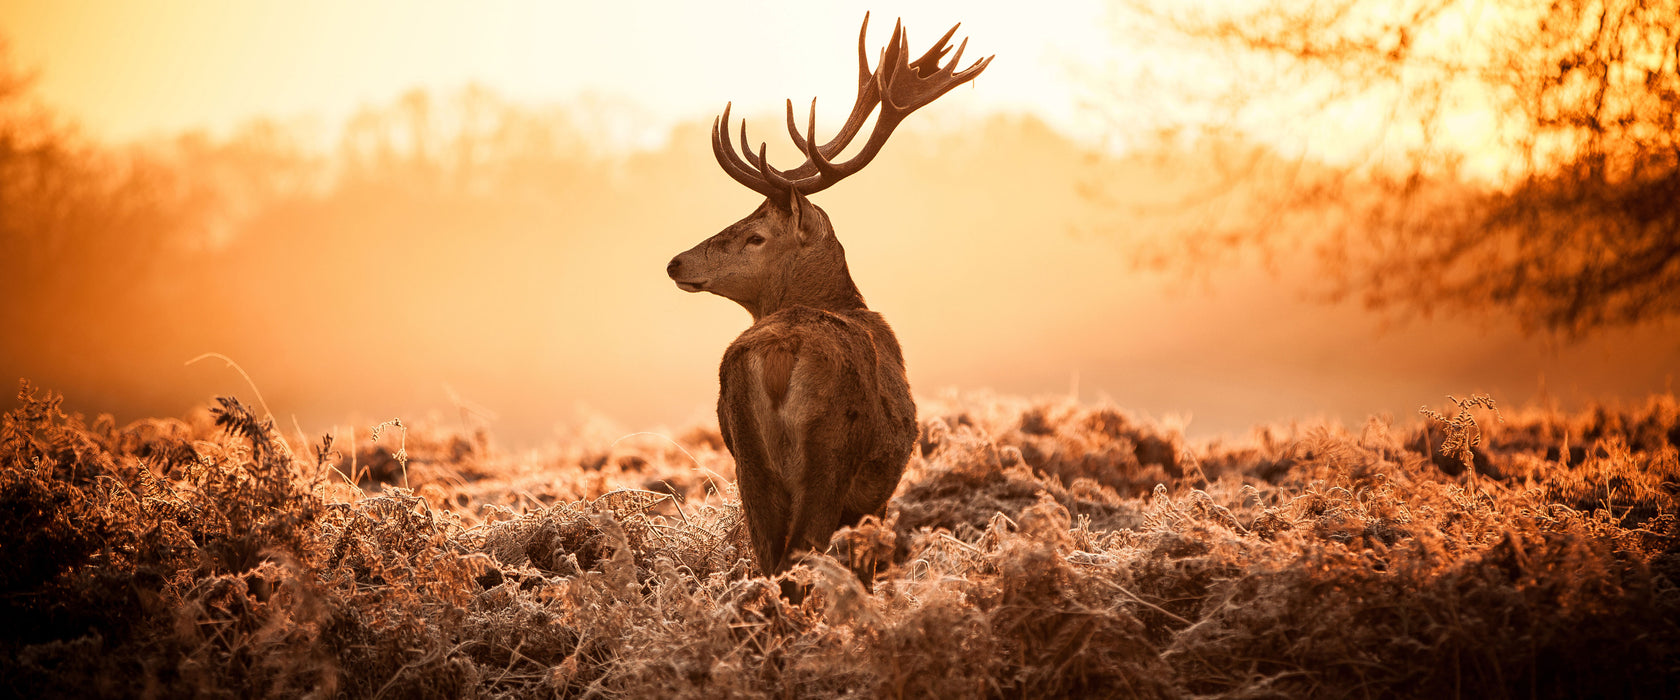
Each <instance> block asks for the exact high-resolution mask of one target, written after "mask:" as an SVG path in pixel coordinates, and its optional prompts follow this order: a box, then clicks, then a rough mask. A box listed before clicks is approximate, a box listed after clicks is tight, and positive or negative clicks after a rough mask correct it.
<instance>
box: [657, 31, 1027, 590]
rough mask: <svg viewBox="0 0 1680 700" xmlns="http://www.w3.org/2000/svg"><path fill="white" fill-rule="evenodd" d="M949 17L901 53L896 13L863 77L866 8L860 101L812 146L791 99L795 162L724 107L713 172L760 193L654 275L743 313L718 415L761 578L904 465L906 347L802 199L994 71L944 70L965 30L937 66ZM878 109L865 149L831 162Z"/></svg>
mask: <svg viewBox="0 0 1680 700" xmlns="http://www.w3.org/2000/svg"><path fill="white" fill-rule="evenodd" d="M959 26H961V25H960V24H959V25H957V26H953V27H951V29H950V31H947V32H946V33H945V36H943V37H941V38H940V39H939V41H938V42H937V43H935V44H934V46H933V48H931V49H929V50H928V51H927V53H925V54H923V55H922V56H921V57H920V58H918V59H916V60H914V61H911V60H908V57H909V55H910V53H909V46H908V44H909V41H908V39H907V37H906V33H905V30H904V26H903V21H902V20H900V21H899V22H898V23H896V24H895V26H894V27H893V33H892V38H891V39H889V40H888V42H887V44H886V46H885V47H884V48H882V49H881V51H880V53H879V55H878V58H877V61H876V68H875V69H874V70H871V69H870V67H869V59H868V56H867V54H866V51H865V46H866V43H865V41H866V36H867V34H868V31H869V15H868V14H865V15H864V18H863V27H862V28H861V29H860V30H859V31H858V91H857V99H856V101H855V102H854V103H853V105H852V111H851V115H850V116H848V117H847V118H846V121H845V123H844V124H843V125H842V126H841V127H840V129H839V131H838V132H837V133H836V134H835V136H834V137H833V138H832V139H830V140H829V141H827V142H826V143H820V144H819V141H818V138H817V103H816V100H815V99H812V100H811V109H810V114H809V115H808V117H807V119H806V124H805V127H806V128H805V132H804V133H803V134H801V133H800V131H799V125H798V124H797V123H796V121H795V117H794V111H793V100H791V99H789V100H788V101H787V128H788V136H789V138H791V139H792V141H793V144H794V146H796V147H797V148H798V149H799V151H800V152H801V153H803V154H804V156H805V162H804V163H802V164H800V165H799V166H797V167H795V168H793V169H791V170H780V169H777V168H776V167H775V166H773V165H771V164H770V162H769V159H768V158H767V156H766V152H765V151H766V149H765V144H764V143H763V142H760V144H759V147H758V152H757V153H756V154H755V153H753V151H752V148H751V146H750V142H749V141H748V140H747V124H746V120H745V119H742V120H741V130H740V141H741V146H740V151H739V152H737V151H736V147H735V145H734V144H733V143H732V142H731V140H730V136H729V125H730V116H729V112H730V109H731V107H732V106H733V102H728V103H725V105H724V108H723V114H722V116H720V117H718V118H716V119H714V120H713V122H712V153H713V156H714V157H716V159H717V162H718V165H719V166H720V167H722V168H723V171H724V172H725V173H727V174H728V175H729V176H730V177H731V178H733V179H734V180H735V181H736V182H738V183H740V184H741V185H744V186H746V187H747V188H748V189H750V190H752V191H754V192H756V193H758V194H760V195H763V196H764V201H763V202H762V203H761V204H759V206H758V208H757V209H755V210H753V212H752V213H751V214H749V215H747V216H746V217H745V218H743V219H741V220H739V221H736V222H735V223H733V224H731V225H729V226H728V227H727V228H724V229H723V230H722V231H720V232H719V233H717V234H716V235H714V236H712V237H710V238H707V239H706V240H704V241H701V242H700V244H699V245H696V246H694V247H693V248H690V249H689V250H687V251H685V252H683V253H681V254H679V255H677V256H676V257H675V258H672V259H671V262H670V263H669V264H668V265H667V266H666V273H667V274H668V275H669V276H670V278H671V279H672V280H673V281H675V282H676V285H677V287H678V288H679V289H681V290H683V291H686V292H690V293H696V292H710V293H712V294H716V295H718V296H721V297H724V298H726V299H729V300H731V301H734V302H735V303H737V304H740V305H741V306H742V307H743V308H745V309H746V310H747V312H748V313H749V314H751V316H752V325H751V326H750V327H748V328H747V330H745V331H744V332H742V333H741V335H740V336H739V337H737V338H736V339H735V340H734V342H732V343H730V344H729V347H728V349H726V350H725V351H724V354H723V360H722V362H721V363H719V367H718V402H717V418H718V428H719V431H720V432H721V433H722V437H723V443H724V446H725V448H726V449H728V450H729V453H730V454H731V455H732V456H733V457H734V459H735V467H736V482H737V488H738V490H739V493H740V499H741V508H742V511H743V515H744V520H745V522H746V525H747V530H748V533H749V537H750V540H751V544H752V550H753V556H754V558H755V559H756V561H757V564H758V568H759V570H760V571H762V572H763V574H764V575H766V576H776V575H778V574H780V573H782V572H784V571H786V570H787V569H789V568H790V567H791V565H792V563H794V561H795V559H796V558H797V557H800V556H803V553H804V552H807V551H824V550H825V549H826V547H827V545H828V542H829V539H830V537H831V536H832V535H833V533H834V532H836V531H837V530H839V529H840V528H842V527H851V526H855V525H857V524H858V523H859V522H860V521H861V520H862V518H863V517H864V516H870V515H872V516H875V517H876V518H878V519H885V517H886V513H887V503H888V501H889V500H890V499H891V498H892V495H893V493H894V492H895V491H896V490H897V489H898V482H899V480H900V479H901V478H902V477H903V475H904V470H905V467H906V465H907V464H908V462H909V459H910V453H911V449H912V446H913V445H914V443H915V441H916V437H917V422H916V404H915V401H914V400H913V399H912V398H911V395H910V381H909V378H908V376H907V375H906V373H905V368H904V353H903V351H902V349H901V348H900V347H899V343H898V338H897V336H895V335H894V334H893V330H892V327H891V326H889V325H887V321H886V319H885V318H883V317H882V316H881V315H880V314H879V313H876V312H874V311H871V310H870V309H869V307H868V306H867V305H865V304H864V300H863V295H862V293H860V292H859V291H858V287H857V285H856V284H855V283H854V282H853V281H852V276H851V272H850V270H849V269H848V268H847V266H846V251H845V249H844V248H843V247H842V246H841V244H840V240H839V239H838V238H836V236H835V234H834V227H833V225H832V223H831V222H830V220H829V217H828V214H827V213H826V212H824V211H823V210H822V209H821V208H820V207H818V206H817V205H815V204H813V203H811V201H810V199H809V197H810V196H811V195H814V194H816V193H818V192H821V191H822V190H825V189H827V188H829V187H830V186H833V185H834V184H835V183H837V182H839V181H840V180H842V179H845V178H847V177H850V176H851V175H854V174H856V173H857V172H858V171H860V170H862V169H863V168H864V167H865V166H867V165H868V164H869V163H870V161H871V160H873V159H874V158H875V156H876V154H878V153H880V151H881V147H882V146H884V145H885V144H886V142H887V139H888V137H890V136H891V135H892V133H893V130H894V129H896V128H897V127H898V125H899V124H900V123H901V122H903V120H904V118H905V117H907V116H909V115H910V113H911V112H914V111H916V110H917V109H920V108H921V107H924V106H927V105H928V104H929V103H931V102H933V101H934V100H935V99H938V98H939V97H940V96H942V95H944V94H945V93H947V92H949V91H951V90H952V89H953V88H956V87H957V86H959V85H962V84H963V83H966V82H969V81H971V80H973V79H974V78H975V77H976V76H978V75H979V74H980V72H981V71H983V70H985V69H986V66H988V65H990V63H991V61H992V58H993V56H988V57H986V58H984V59H980V60H977V61H975V62H974V63H973V64H972V65H970V66H969V67H968V68H965V69H963V70H961V71H958V70H956V69H957V67H958V66H959V65H960V62H961V60H962V54H963V50H964V49H965V48H967V46H968V40H967V39H964V40H963V42H962V44H961V45H959V46H957V48H956V54H955V55H954V56H952V58H951V60H950V61H949V62H948V63H946V64H945V65H943V66H942V65H940V62H941V61H942V60H943V59H944V57H945V55H946V54H947V53H949V52H950V50H951V47H950V44H949V42H950V40H951V37H952V36H953V35H954V34H955V33H956V31H957V28H958V27H959ZM877 107H878V108H879V110H878V112H879V114H878V116H877V117H876V120H875V124H874V127H873V129H872V130H871V131H870V134H869V137H868V139H867V140H866V141H865V142H864V145H863V147H862V148H861V150H859V151H857V152H856V154H855V155H854V156H853V157H852V158H851V159H850V160H844V161H838V162H837V161H836V158H838V157H839V156H840V155H841V152H842V151H844V150H845V149H846V148H847V147H848V146H849V145H850V144H851V143H852V141H853V140H854V139H855V137H856V136H857V135H858V134H860V133H861V132H862V129H863V126H864V124H865V122H866V121H867V119H868V118H869V116H870V114H871V113H873V112H876V111H877ZM854 571H856V565H855V564H854ZM871 571H872V570H871ZM870 575H871V576H872V573H871V574H870ZM860 577H863V575H862V574H860ZM863 583H864V585H865V586H868V585H869V583H870V580H869V579H868V578H864V581H863ZM783 590H784V593H787V591H788V586H787V585H786V582H784V585H783ZM794 595H797V594H794Z"/></svg>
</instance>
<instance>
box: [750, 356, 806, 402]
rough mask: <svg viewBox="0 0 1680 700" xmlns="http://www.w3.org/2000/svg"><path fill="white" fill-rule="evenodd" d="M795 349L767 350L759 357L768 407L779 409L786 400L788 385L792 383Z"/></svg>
mask: <svg viewBox="0 0 1680 700" xmlns="http://www.w3.org/2000/svg"><path fill="white" fill-rule="evenodd" d="M798 352H799V349H798V348H797V347H795V348H792V349H789V348H781V347H776V348H769V349H767V350H765V351H764V353H763V354H762V355H760V356H759V357H760V359H761V360H762V362H761V363H760V365H759V366H760V367H761V368H762V369H761V370H760V371H761V372H762V373H763V374H762V375H761V376H762V377H763V378H764V393H765V395H766V396H767V397H769V399H770V407H771V408H776V409H779V408H781V407H782V402H783V401H784V400H786V399H787V392H788V385H789V384H791V383H792V382H793V360H794V358H795V357H797V356H798Z"/></svg>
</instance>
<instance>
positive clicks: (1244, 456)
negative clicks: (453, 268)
mask: <svg viewBox="0 0 1680 700" xmlns="http://www.w3.org/2000/svg"><path fill="white" fill-rule="evenodd" d="M1443 398H1444V397H1443ZM21 400H22V408H20V409H18V410H16V411H13V412H12V413H10V414H8V415H6V417H5V419H4V425H3V429H0V528H4V532H5V537H4V539H3V540H0V564H3V566H0V619H5V620H7V622H6V623H5V624H4V625H3V626H0V649H3V653H0V678H4V681H3V683H0V685H4V686H5V687H4V690H3V692H4V693H6V694H9V695H13V696H20V697H32V698H45V697H101V696H133V695H149V696H162V697H186V696H204V697H263V696H308V697H335V696H345V697H357V698H359V697H444V698H452V697H487V696H517V697H724V696H740V695H745V696H777V697H839V696H848V695H849V696H858V697H964V696H1009V697H1016V696H1030V697H1041V696H1099V697H1102V696H1107V697H1234V698H1235V697H1240V698H1262V697H1395V696H1401V697H1483V698H1500V697H1598V696H1610V697H1661V696H1665V695H1667V694H1668V693H1671V692H1672V690H1673V688H1675V687H1680V522H1677V516H1680V458H1677V451H1676V445H1680V403H1677V402H1676V400H1675V398H1674V397H1672V396H1658V397H1653V398H1651V399H1650V400H1649V401H1648V402H1647V403H1645V404H1644V405H1642V406H1638V407H1634V408H1631V409H1627V410H1610V409H1597V410H1591V411H1587V412H1583V413H1580V414H1573V415H1565V414H1560V413H1557V412H1553V411H1547V410H1542V409H1514V408H1512V407H1506V406H1500V407H1498V410H1495V409H1494V407H1493V406H1491V405H1490V404H1488V403H1486V402H1481V401H1479V400H1463V401H1462V404H1461V403H1460V402H1459V401H1457V400H1454V401H1442V402H1440V403H1437V404H1435V405H1434V406H1433V408H1434V409H1436V410H1438V411H1440V413H1438V414H1435V415H1433V416H1430V415H1416V416H1400V417H1397V418H1396V419H1395V420H1393V421H1387V420H1378V419H1373V420H1371V421H1370V422H1368V423H1367V424H1365V425H1361V426H1338V425H1297V426H1271V427H1260V428H1257V429H1255V431H1254V432H1253V434H1252V436H1251V437H1250V438H1248V439H1245V440H1243V441H1241V442H1226V443H1201V444H1197V443H1191V442H1188V441H1186V440H1184V439H1183V438H1182V437H1180V436H1179V434H1178V433H1177V432H1175V431H1173V430H1171V429H1169V428H1165V427H1162V426H1161V425H1158V424H1156V423H1154V422H1151V421H1149V420H1145V419H1142V418H1139V417H1134V416H1131V415H1128V414H1126V413H1124V412H1123V411H1120V410H1118V409H1114V408H1110V407H1102V406H1087V405H1078V404H1074V403H1071V402H1056V401H1040V402H1030V401H1024V400H1013V399H1005V398H987V397H970V398H947V399H942V400H924V401H923V402H922V405H921V420H922V421H923V430H922V436H921V438H920V440H921V444H920V446H919V449H918V450H917V451H916V455H915V456H914V457H913V458H912V461H911V464H910V466H909V470H908V472H907V475H906V477H905V480H904V483H903V484H902V485H901V487H900V490H899V492H898V494H897V496H896V497H895V499H894V501H893V504H892V507H891V510H890V512H889V515H888V518H887V520H886V522H873V521H866V522H865V524H864V525H862V526H861V527H859V528H857V529H853V530H847V531H842V532H841V533H840V534H838V535H836V537H835V547H834V548H833V549H832V552H833V556H832V557H812V558H811V559H809V560H808V562H807V564H806V565H805V566H802V567H800V568H798V569H796V570H795V571H794V573H793V575H794V576H795V577H796V578H797V579H798V580H799V581H801V582H804V583H807V584H809V585H810V587H811V593H810V595H808V596H807V597H806V598H805V600H804V601H803V602H801V603H800V604H798V605H792V604H789V603H788V602H786V601H785V600H783V599H781V598H779V597H778V595H777V593H776V591H777V590H778V589H777V584H776V583H775V582H773V581H769V580H766V579H764V578H763V577H761V576H760V575H759V574H758V572H756V571H755V570H754V568H753V566H752V565H751V564H750V563H749V559H747V558H745V554H746V552H745V546H744V543H745V538H744V532H743V530H742V528H741V521H740V518H739V512H738V510H737V504H736V502H735V500H734V491H733V490H732V486H731V480H732V477H733V472H732V467H731V461H730V458H729V455H728V453H727V452H726V451H725V450H724V449H723V447H722V444H721V440H720V439H719V437H718V435H717V433H716V432H715V430H710V429H705V428H697V429H693V430H690V431H688V432H685V433H679V434H677V435H675V436H673V437H672V438H665V437H661V436H656V435H650V434H636V435H631V436H619V435H607V434H603V435H592V434H588V433H580V434H578V435H576V436H575V438H573V439H570V440H567V441H565V442H564V444H557V445H553V446H551V447H549V448H546V449H544V450H540V451H535V452H529V453H520V454H513V453H508V452H505V451H502V450H499V449H497V448H496V447H495V446H494V443H493V442H492V440H491V438H490V436H489V435H487V434H486V433H485V432H484V431H482V430H464V429H450V428H445V427H439V426H424V425H415V424H397V423H387V424H383V425H381V426H378V429H377V432H378V435H377V440H375V437H376V436H375V435H374V432H375V431H374V430H370V428H373V426H358V428H357V430H356V431H354V433H353V434H352V435H344V436H336V437H337V439H333V438H328V437H323V436H319V435H315V436H306V435H302V434H298V433H297V432H296V431H293V430H276V429H275V428H274V427H273V425H271V424H270V422H269V421H268V420H267V419H266V417H265V414H264V413H263V412H262V411H260V410H259V409H257V408H254V407H252V406H250V405H248V404H242V403H240V402H239V401H237V400H234V399H221V400H219V401H218V403H216V404H214V405H212V406H208V407H206V408H204V409H202V410H200V411H198V412H195V413H193V414H191V415H188V416H185V417H183V418H180V419H175V418H162V419H149V420H142V421H138V422H134V423H132V424H128V425H118V424H117V423H116V422H114V421H113V420H111V419H110V418H108V417H101V418H95V419H92V420H91V422H89V421H87V420H85V419H83V418H82V417H79V416H74V415H67V414H65V413H64V412H63V410H62V408H61V399H60V398H59V397H57V396H55V395H53V394H51V393H49V392H44V391H40V390H36V389H32V388H29V387H28V386H27V385H26V386H25V387H24V388H23V390H22V395H21ZM871 563H873V564H874V565H876V566H878V567H879V568H880V569H881V573H880V574H879V575H878V576H877V577H876V579H875V582H874V585H873V587H872V590H867V589H865V587H864V586H862V585H861V584H860V583H859V581H858V579H857V578H856V577H854V575H853V574H852V573H851V569H852V568H853V567H858V568H867V566H868V565H869V564H871Z"/></svg>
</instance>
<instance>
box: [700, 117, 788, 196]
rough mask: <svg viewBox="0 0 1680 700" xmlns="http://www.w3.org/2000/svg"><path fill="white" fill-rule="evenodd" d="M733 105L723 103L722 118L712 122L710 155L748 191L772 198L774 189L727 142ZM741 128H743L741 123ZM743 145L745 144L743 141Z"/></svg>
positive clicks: (775, 192) (732, 145)
mask: <svg viewBox="0 0 1680 700" xmlns="http://www.w3.org/2000/svg"><path fill="white" fill-rule="evenodd" d="M731 106H733V103H725V104H724V106H723V116H722V117H719V118H717V119H714V120H712V155H713V157H715V158H717V162H718V165H719V166H720V167H722V168H723V171H724V172H726V173H728V174H729V177H731V178H734V179H735V181H736V182H739V183H741V184H743V185H746V186H747V188H748V189H750V190H752V191H754V192H757V193H759V194H762V195H764V196H766V197H774V196H776V194H777V191H776V189H774V188H772V187H771V186H770V183H768V182H767V181H765V179H764V175H763V174H762V173H760V172H755V171H754V169H753V168H752V166H750V165H748V164H747V163H746V162H745V161H743V160H741V157H740V156H739V155H737V154H736V153H735V145H734V144H732V143H730V142H729V108H730V107H731ZM742 126H743V127H744V126H745V123H744V122H743V124H742ZM743 143H745V142H744V141H743Z"/></svg>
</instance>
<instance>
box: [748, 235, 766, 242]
mask: <svg viewBox="0 0 1680 700" xmlns="http://www.w3.org/2000/svg"><path fill="white" fill-rule="evenodd" d="M747 245H764V237H763V236H760V235H758V234H756V233H755V234H753V236H752V238H748V239H747Z"/></svg>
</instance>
